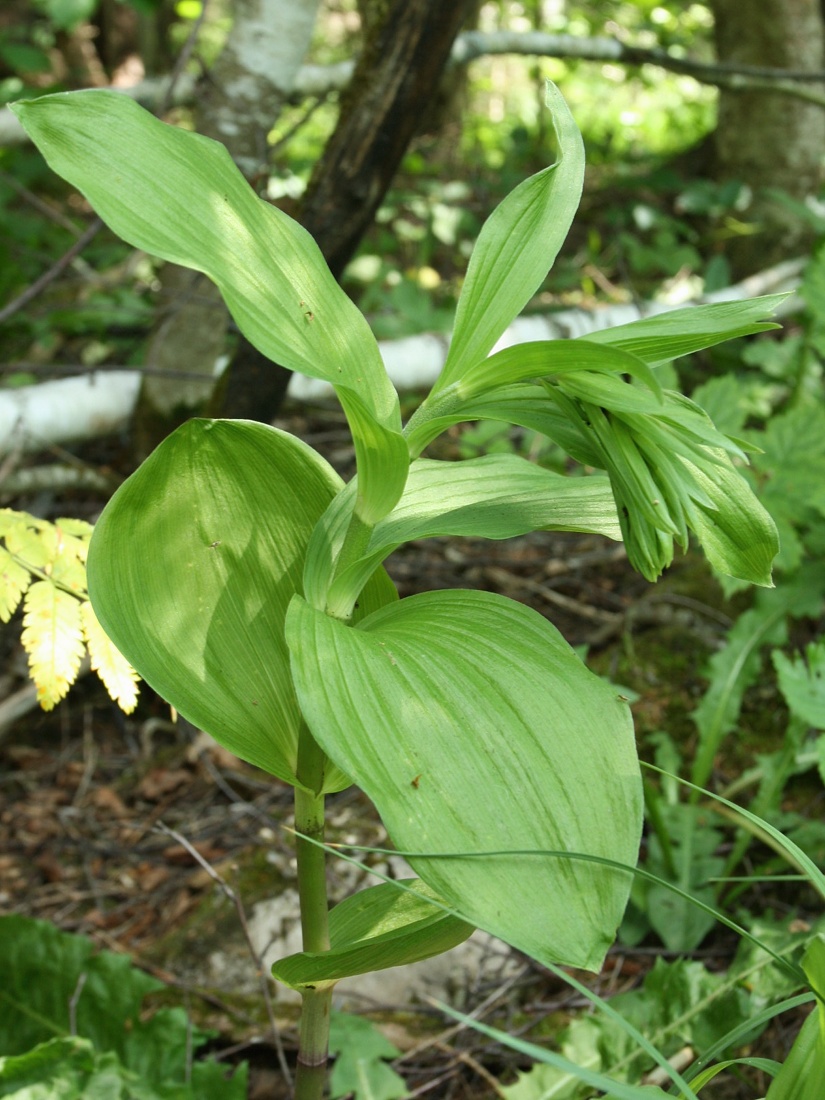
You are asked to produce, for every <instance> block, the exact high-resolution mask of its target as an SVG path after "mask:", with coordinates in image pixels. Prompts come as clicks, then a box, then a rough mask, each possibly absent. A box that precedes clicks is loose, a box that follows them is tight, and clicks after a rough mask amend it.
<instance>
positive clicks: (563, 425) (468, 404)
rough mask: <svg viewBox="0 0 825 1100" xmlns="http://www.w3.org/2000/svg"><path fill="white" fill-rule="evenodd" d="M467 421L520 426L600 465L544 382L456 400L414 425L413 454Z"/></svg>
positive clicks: (411, 433)
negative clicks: (550, 396)
mask: <svg viewBox="0 0 825 1100" xmlns="http://www.w3.org/2000/svg"><path fill="white" fill-rule="evenodd" d="M468 420H497V421H500V422H502V423H504V424H518V425H519V426H520V427H522V428H528V429H529V430H530V431H534V432H540V433H541V434H542V435H546V436H547V437H548V438H549V439H552V440H554V441H555V442H556V443H558V444H559V445H560V446H561V447H563V448H564V449H565V451H567V453H568V454H569V455H571V456H572V457H573V458H575V459H576V460H577V461H579V462H582V463H583V464H584V465H585V466H598V464H599V456H598V452H597V451H595V450H593V449H592V447H589V446H588V444H587V440H586V438H585V436H584V435H583V434H582V433H581V432H580V431H578V430H577V428H576V425H575V424H574V422H573V421H571V420H570V418H569V417H567V416H565V415H564V413H563V412H562V411H561V409H559V407H558V406H557V405H556V404H555V402H553V401H549V400H548V398H547V390H546V388H545V387H544V385H542V384H541V383H539V384H534V383H525V382H518V383H515V384H514V385H509V386H497V387H496V388H495V389H493V390H489V391H487V392H486V393H481V394H479V395H478V396H477V397H471V398H470V399H469V400H467V401H457V402H456V403H455V406H454V407H452V408H450V409H448V410H444V411H441V412H435V413H434V414H433V415H432V416H431V417H429V418H424V417H422V418H421V420H419V421H418V422H417V423H412V422H411V424H410V426H409V430H408V432H407V442H408V444H409V448H410V453H411V454H413V455H416V456H417V455H419V454H421V452H422V451H423V450H424V448H425V447H426V446H427V445H428V444H429V443H432V441H433V440H434V439H437V438H438V436H439V435H441V434H442V432H446V431H447V430H448V429H449V428H451V427H452V426H453V425H454V424H463V423H466V422H467V421H468Z"/></svg>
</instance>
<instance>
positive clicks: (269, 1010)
mask: <svg viewBox="0 0 825 1100" xmlns="http://www.w3.org/2000/svg"><path fill="white" fill-rule="evenodd" d="M154 829H155V831H156V832H162V833H165V834H166V835H167V836H170V837H172V839H173V840H175V841H177V843H178V844H180V845H181V847H183V848H185V849H186V851H187V852H188V853H189V855H190V856H191V857H192V858H193V859H194V860H195V861H196V862H197V863H199V864H200V866H201V867H202V868H203V869H204V871H206V873H207V874H208V875H209V877H210V878H211V879H212V880H213V881H214V882H216V883H217V884H218V886H220V888H221V890H222V891H223V893H224V895H225V896H226V897H227V898H228V899H229V900H230V901H231V902H232V904H233V905H234V906H235V912H236V913H237V914H238V921H239V923H240V926H241V931H242V932H243V935H244V939H245V940H246V945H247V947H248V948H249V953H250V955H251V956H252V960H253V962H254V963H255V968H256V970H257V973H258V980H259V984H260V987H261V992H262V993H263V998H264V1004H265V1005H266V1014H267V1018H268V1019H269V1028H270V1034H271V1036H272V1041H273V1044H274V1046H275V1052H276V1054H277V1056H278V1064H279V1065H280V1067H281V1072H282V1073H283V1075H284V1080H285V1081H286V1082H287V1085H288V1087H289V1088H290V1089H291V1088H292V1074H291V1073H290V1071H289V1066H288V1064H287V1060H286V1055H285V1053H284V1048H283V1043H282V1042H281V1034H280V1032H279V1030H278V1024H277V1023H276V1021H275V1008H274V1006H273V1004H272V994H271V992H270V989H269V983H268V982H267V980H266V974H265V972H264V961H263V959H262V957H261V956H260V954H259V953H258V950H257V948H256V947H255V944H254V942H253V940H252V934H251V933H250V931H249V922H248V921H247V919H246V910H245V909H244V905H243V901H242V900H241V898H240V895H239V894H238V893H237V891H236V890H233V888H232V887H231V886H230V885H229V883H228V882H227V881H226V879H225V878H224V877H223V875H221V874H220V873H219V872H218V871H216V870H215V868H214V867H213V866H212V864H211V863H210V862H209V861H208V860H207V859H204V857H203V856H202V855H201V853H200V852H199V851H198V850H197V848H195V847H194V846H193V845H192V844H190V843H189V841H188V840H187V839H186V837H185V836H183V835H182V834H181V833H179V832H177V831H176V830H175V829H170V828H169V826H168V825H165V824H164V823H163V822H162V821H159V822H158V823H157V824H156V825H155V827H154Z"/></svg>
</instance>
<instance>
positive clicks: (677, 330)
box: [586, 294, 787, 366]
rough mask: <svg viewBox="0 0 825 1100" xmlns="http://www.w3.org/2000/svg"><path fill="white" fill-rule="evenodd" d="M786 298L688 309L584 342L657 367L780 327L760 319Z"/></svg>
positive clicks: (591, 336) (593, 335)
mask: <svg viewBox="0 0 825 1100" xmlns="http://www.w3.org/2000/svg"><path fill="white" fill-rule="evenodd" d="M786 298H787V294H766V295H764V296H763V297H761V298H750V299H748V300H747V301H744V302H715V303H713V304H711V305H698V306H688V307H687V308H685V309H674V310H672V311H670V312H668V313H660V314H658V315H657V316H655V317H645V318H643V319H642V320H639V321H631V322H630V323H629V324H626V325H617V326H616V327H615V328H607V329H602V330H601V331H599V332H592V333H588V334H587V337H586V339H587V340H588V341H592V342H593V343H596V344H602V345H604V346H609V347H613V348H621V349H622V350H623V351H628V352H630V353H631V354H633V355H636V356H638V357H639V358H640V359H643V360H644V361H645V362H646V363H649V364H650V365H651V366H657V365H658V364H660V363H668V362H670V360H672V359H678V358H679V356H680V355H690V354H691V353H692V352H694V351H703V350H704V349H705V348H711V347H713V346H714V345H716V344H720V343H722V342H723V341H724V340H733V339H735V338H737V337H739V336H751V335H753V334H754V333H756V332H767V331H769V330H771V329H777V328H779V327H780V326H779V325H777V324H774V323H773V322H770V321H765V320H764V319H763V318H765V317H766V316H770V314H771V313H773V311H774V310H775V309H776V308H777V306H779V305H780V304H781V303H782V302H783V301H784V300H785V299H786Z"/></svg>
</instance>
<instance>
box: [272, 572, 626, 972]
mask: <svg viewBox="0 0 825 1100" xmlns="http://www.w3.org/2000/svg"><path fill="white" fill-rule="evenodd" d="M287 641H288V644H289V648H290V654H291V662H292V669H293V676H294V679H295V684H296V688H297V691H298V697H299V699H300V702H301V707H302V709H303V711H304V714H305V716H306V718H307V722H308V724H309V726H310V729H311V730H312V733H313V735H314V736H315V738H316V739H317V741H318V742H319V743H320V745H321V747H322V748H323V749H324V751H325V752H326V753H327V754H328V755H329V756H330V757H331V759H333V760H334V761H335V762H336V763H337V764H338V765H339V766H340V767H341V768H343V769H344V770H345V771H347V772H348V773H350V774H352V775H353V776H354V777H355V779H356V780H357V782H358V784H359V786H361V787H362V788H363V789H364V790H365V791H366V793H367V794H368V795H369V797H370V798H371V799H372V800H373V802H374V803H375V805H376V807H377V808H378V811H379V813H380V814H381V816H382V818H383V820H384V822H385V824H386V826H387V829H388V831H389V834H390V836H391V837H392V839H393V842H394V844H395V845H396V846H397V847H398V848H399V849H401V850H403V851H404V852H405V853H407V854H408V858H409V861H410V863H411V865H412V866H413V868H414V870H415V871H416V873H417V874H418V875H420V877H421V878H422V879H423V880H424V881H425V882H426V883H428V884H429V885H430V886H431V887H432V888H433V889H434V890H435V891H436V892H437V893H438V894H439V895H440V896H441V897H442V898H444V900H445V901H446V902H447V904H449V905H450V906H451V907H452V908H453V909H454V910H455V911H457V912H458V913H460V914H461V915H462V916H463V917H465V918H466V919H467V920H468V921H469V922H471V923H472V924H475V925H477V926H479V927H481V928H484V929H485V930H487V931H489V932H491V933H492V934H494V935H497V936H500V937H501V938H502V939H505V940H507V941H509V942H510V943H512V944H513V945H514V946H516V947H518V948H519V949H520V950H522V951H525V952H527V953H528V954H530V955H532V956H534V957H535V958H537V959H539V960H564V961H565V962H567V963H570V964H572V965H576V966H584V967H589V968H593V969H598V967H599V966H600V964H601V961H602V959H603V957H604V953H605V952H606V950H607V948H608V947H609V945H610V943H611V942H612V940H613V937H614V934H615V931H616V928H617V926H618V923H619V921H620V919H621V916H622V912H623V910H624V907H625V903H626V901H627V896H628V892H629V889H630V874H629V873H624V872H622V871H619V870H617V869H615V868H608V867H605V866H602V865H599V864H598V863H592V862H588V861H586V860H577V859H568V858H565V857H564V855H563V853H565V852H569V853H577V854H578V853H582V854H584V855H586V856H592V857H603V858H607V859H611V860H615V861H617V862H619V863H621V864H623V865H626V866H630V867H632V866H635V863H636V857H637V850H638V843H639V835H640V828H641V782H640V779H639V770H638V762H637V759H636V753H635V747H634V740H633V729H632V722H631V720H630V713H629V711H628V708H627V705H626V703H625V702H624V701H623V700H622V699H621V698H620V697H618V696H617V694H616V692H615V691H614V690H613V689H612V688H610V687H609V686H608V685H607V684H606V683H604V682H603V681H602V680H600V679H599V678H598V677H596V676H594V675H593V674H592V673H591V672H589V671H588V670H587V669H586V668H585V666H584V665H583V664H582V663H581V661H580V660H579V658H578V657H577V656H576V654H575V653H574V652H573V650H572V649H571V648H570V647H569V646H568V645H567V643H566V642H565V641H564V640H563V639H562V637H561V635H560V634H559V633H558V632H557V631H556V630H555V628H554V627H553V626H551V624H550V623H549V622H548V621H547V620H546V619H544V618H542V617H541V616H540V615H539V614H538V613H536V612H535V611H532V610H530V609H529V608H527V607H524V606H522V605H521V604H517V603H514V602H513V601H511V600H507V599H505V598H504V597H501V596H497V595H494V594H492V593H488V592H431V593H427V594H424V595H420V596H414V597H412V598H410V599H407V600H403V601H401V602H400V603H396V604H394V605H392V606H391V607H387V608H384V609H383V610H381V611H378V612H376V613H375V614H373V615H370V616H368V618H367V619H365V620H363V621H362V623H361V624H360V625H359V627H357V628H353V627H349V626H346V625H344V624H343V623H341V622H339V621H338V620H336V619H333V618H332V617H330V616H327V615H324V614H323V613H321V612H318V611H316V610H314V609H313V608H311V607H310V606H309V605H308V604H307V603H306V602H305V601H304V600H303V599H301V598H300V597H297V596H296V597H295V599H294V600H293V602H292V604H291V606H290V609H289V613H288V616H287ZM319 669H323V676H319V672H318V670H319ZM491 852H492V853H501V854H494V855H490V854H486V853H491ZM547 852H550V853H551V854H549V855H548V854H540V853H547ZM409 853H419V854H418V855H416V854H409ZM473 853H479V855H478V856H477V857H474V856H473ZM517 853H521V854H517ZM534 853H537V854H534ZM553 853H555V854H553Z"/></svg>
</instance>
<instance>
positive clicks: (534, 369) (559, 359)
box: [456, 340, 661, 400]
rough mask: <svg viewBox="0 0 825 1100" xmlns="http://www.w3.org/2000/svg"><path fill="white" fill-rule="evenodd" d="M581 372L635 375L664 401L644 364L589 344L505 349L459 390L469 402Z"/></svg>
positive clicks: (543, 343) (542, 343) (472, 371)
mask: <svg viewBox="0 0 825 1100" xmlns="http://www.w3.org/2000/svg"><path fill="white" fill-rule="evenodd" d="M581 371H590V372H596V371H604V372H611V371H612V372H614V373H617V374H618V373H625V374H630V375H633V376H634V377H636V378H638V379H639V380H640V381H642V382H644V383H645V385H646V386H648V387H649V389H650V390H652V391H653V393H654V394H655V395H656V396H657V397H658V398H659V399H660V400H661V386H660V385H659V383H658V381H657V379H656V377H655V375H654V374H653V373H652V371H651V370H650V367H649V366H648V365H647V363H645V362H644V360H642V359H639V358H638V356H636V355H632V354H631V353H630V352H628V351H625V350H623V349H622V348H610V347H602V346H600V345H598V344H595V343H592V342H590V341H587V340H534V341H529V342H527V343H525V344H515V345H514V346H513V347H510V348H503V349H502V350H501V351H497V352H496V353H495V354H494V355H491V356H489V357H488V358H487V359H483V360H482V361H481V362H480V363H476V364H475V366H473V367H470V368H469V370H467V371H466V372H465V373H464V374H463V375H462V377H461V380H460V381H459V382H458V383H457V385H456V389H457V392H458V393H459V394H460V395H461V397H463V398H469V397H475V396H477V395H478V394H481V393H485V392H486V391H487V390H490V389H493V388H494V387H496V386H507V385H510V384H511V383H513V382H528V381H530V380H531V379H533V378H544V377H548V378H551V379H552V378H553V377H555V376H557V375H564V376H568V375H570V374H578V373H579V372H581ZM628 388H629V387H628ZM640 393H644V391H640Z"/></svg>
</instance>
